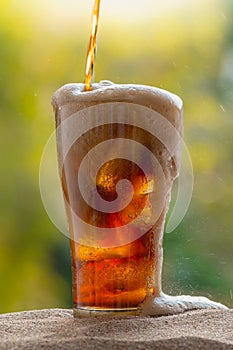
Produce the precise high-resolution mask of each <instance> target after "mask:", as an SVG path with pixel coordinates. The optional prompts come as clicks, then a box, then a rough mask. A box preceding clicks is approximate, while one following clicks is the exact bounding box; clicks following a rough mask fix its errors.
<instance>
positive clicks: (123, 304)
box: [71, 232, 154, 308]
mask: <svg viewBox="0 0 233 350" xmlns="http://www.w3.org/2000/svg"><path fill="white" fill-rule="evenodd" d="M71 250H72V257H73V258H72V269H73V301H74V304H75V305H77V306H78V307H102V308H128V307H137V306H138V305H139V304H140V303H141V302H143V300H144V299H145V297H146V296H147V295H148V293H149V292H150V293H153V292H154V287H153V285H154V283H153V282H154V277H153V274H154V249H153V233H152V232H148V233H147V234H145V235H144V236H143V237H141V238H140V239H138V240H136V241H134V242H132V243H130V244H127V245H124V246H121V247H116V248H108V249H106V248H92V247H88V246H83V245H81V244H78V243H74V242H73V241H71Z"/></svg>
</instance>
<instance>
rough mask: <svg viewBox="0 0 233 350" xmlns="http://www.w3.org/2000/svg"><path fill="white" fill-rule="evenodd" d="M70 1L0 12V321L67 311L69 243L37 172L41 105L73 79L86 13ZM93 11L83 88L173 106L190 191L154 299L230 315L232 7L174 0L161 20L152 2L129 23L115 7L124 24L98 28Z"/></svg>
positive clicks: (46, 117)
mask: <svg viewBox="0 0 233 350" xmlns="http://www.w3.org/2000/svg"><path fill="white" fill-rule="evenodd" d="M81 2H86V0H82V1H81V0H79V1H77V2H75V1H72V0H69V1H65V0H62V1H59V2H55V1H51V4H50V5H49V4H47V2H46V1H40V2H39V1H38V2H37V1H35V2H33V3H32V4H31V5H29V3H30V2H29V1H24V0H18V1H13V0H2V2H1V11H0V159H1V170H0V186H1V188H0V312H2V313H3V312H11V311H18V310H24V309H37V308H47V307H71V267H70V259H69V242H68V239H67V238H66V237H64V236H63V235H62V234H61V233H59V231H58V230H57V229H56V228H55V227H54V226H53V224H52V223H51V222H50V220H49V218H48V216H47V214H46V212H45V210H44V208H43V205H42V202H41V198H40V191H39V185H38V177H39V175H38V174H39V165H40V158H41V155H42V152H43V148H44V145H45V143H46V141H47V139H48V137H49V136H50V134H51V133H52V131H53V130H54V117H53V112H52V108H51V105H50V98H51V95H52V93H53V92H54V91H55V90H56V89H58V88H59V87H60V86H61V85H63V84H65V83H68V82H82V81H84V70H85V56H86V49H87V44H88V40H89V33H90V11H88V13H87V11H86V10H87V9H86V8H85V13H84V8H83V9H82V8H81V6H80V7H79V4H80V3H81ZM104 2H105V0H103V10H102V18H101V24H100V32H99V40H98V55H97V62H96V67H95V68H96V69H95V71H96V74H95V80H96V81H98V80H100V79H108V80H112V81H114V82H119V83H141V84H146V85H154V86H158V87H162V88H164V89H167V90H170V91H172V92H174V93H176V94H178V95H179V96H181V97H182V99H183V101H184V124H185V141H186V144H187V146H188V148H189V151H190V154H191V158H192V161H193V168H194V176H195V182H194V193H193V198H192V202H191V206H190V208H189V211H188V213H187V215H186V217H185V218H184V220H183V222H182V223H181V224H180V225H179V227H178V228H177V229H176V230H175V231H174V232H173V233H170V234H166V235H165V238H164V258H165V263H164V270H163V289H164V291H165V292H167V293H170V294H180V293H189V294H195V295H205V296H207V297H210V298H212V299H215V300H216V301H220V302H223V303H225V304H227V305H228V306H232V303H233V301H232V298H233V273H232V265H233V254H232V251H233V209H232V207H233V186H232V176H233V3H232V0H228V1H227V0H205V1H186V3H189V6H187V4H186V6H185V8H184V9H183V10H182V9H181V7H179V8H177V9H176V8H175V7H174V8H173V10H172V11H171V10H170V11H164V10H163V11H162V10H161V14H160V13H159V7H158V8H157V7H156V1H154V11H152V12H151V13H150V15H149V16H148V17H145V16H144V14H143V15H142V16H141V17H140V16H138V14H137V17H135V20H134V19H133V10H132V11H130V10H129V9H128V6H127V8H126V9H124V8H123V9H121V11H122V10H123V12H126V13H127V11H128V18H129V20H128V21H127V16H125V14H124V16H123V17H122V20H120V15H119V16H118V17H116V18H115V20H114V18H113V17H111V18H109V17H108V13H107V10H104ZM106 2H108V0H106ZM112 2H114V0H112ZM131 2H132V4H133V3H134V1H131ZM166 2H167V3H168V4H169V0H166ZM48 3H49V2H48ZM116 3H118V1H116ZM120 3H121V4H122V3H124V2H119V6H120ZM170 3H173V1H172V0H170ZM203 3H204V4H203ZM89 4H90V5H91V6H92V5H93V2H92V1H91V0H90V1H89ZM51 5H53V6H55V8H57V10H55V8H54V9H52V6H51ZM114 6H115V7H116V4H115V5H114ZM141 6H142V7H143V6H144V4H143V2H142V5H141ZM63 10H64V11H63ZM80 11H83V14H82V13H81V12H80ZM75 12H76V13H77V20H75ZM119 12H120V10H119ZM82 18H83V19H82ZM87 19H88V20H87Z"/></svg>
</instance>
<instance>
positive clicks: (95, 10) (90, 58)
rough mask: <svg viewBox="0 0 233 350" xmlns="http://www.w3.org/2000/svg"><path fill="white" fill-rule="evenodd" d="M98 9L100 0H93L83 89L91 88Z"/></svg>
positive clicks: (88, 89)
mask: <svg viewBox="0 0 233 350" xmlns="http://www.w3.org/2000/svg"><path fill="white" fill-rule="evenodd" d="M99 10H100V0H95V5H94V8H93V13H92V31H91V37H90V42H89V46H88V50H87V61H86V79H85V90H86V91H90V90H91V82H92V78H93V71H94V62H95V54H96V39H97V31H98V24H99Z"/></svg>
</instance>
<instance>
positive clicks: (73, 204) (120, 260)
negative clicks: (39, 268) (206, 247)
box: [62, 124, 155, 308]
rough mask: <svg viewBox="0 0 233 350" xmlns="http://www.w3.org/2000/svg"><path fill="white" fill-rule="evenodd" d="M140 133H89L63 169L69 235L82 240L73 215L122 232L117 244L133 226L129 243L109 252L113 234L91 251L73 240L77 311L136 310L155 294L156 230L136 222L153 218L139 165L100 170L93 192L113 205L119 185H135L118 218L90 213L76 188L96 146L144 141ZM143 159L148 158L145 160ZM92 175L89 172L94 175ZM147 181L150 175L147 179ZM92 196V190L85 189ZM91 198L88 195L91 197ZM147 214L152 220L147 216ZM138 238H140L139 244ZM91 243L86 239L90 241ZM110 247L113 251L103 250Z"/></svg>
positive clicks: (119, 129)
mask: <svg viewBox="0 0 233 350" xmlns="http://www.w3.org/2000/svg"><path fill="white" fill-rule="evenodd" d="M144 133H145V132H144V131H143V130H142V129H139V128H137V127H132V126H130V125H124V124H111V125H102V126H99V127H97V128H94V129H91V130H89V131H88V132H87V133H86V134H84V135H83V136H82V138H80V139H78V140H77V141H76V142H75V143H74V144H73V145H72V147H71V148H70V150H69V152H68V154H67V156H66V159H65V161H64V166H63V174H62V187H63V193H64V196H65V199H66V202H67V204H68V205H67V214H68V220H69V229H70V233H71V238H72V233H75V234H76V235H78V234H79V229H80V228H79V227H75V222H74V221H72V215H71V214H70V210H71V209H72V211H73V212H75V213H76V215H77V216H78V217H80V218H81V219H82V220H83V221H84V222H86V223H88V224H90V225H92V226H94V227H99V228H103V227H104V228H107V229H108V228H118V230H117V236H118V239H119V241H121V239H122V242H124V236H123V233H122V229H121V226H124V225H127V224H128V223H132V222H133V229H132V231H133V234H132V237H134V234H135V239H132V240H131V241H132V242H131V243H128V244H122V245H121V244H119V246H114V247H111V239H112V236H111V233H109V234H108V231H107V234H106V235H105V236H104V237H101V239H100V240H98V237H96V240H97V244H96V245H95V246H90V245H88V244H83V243H82V244H81V243H78V242H74V240H72V239H71V253H72V268H73V301H74V304H75V305H76V306H77V307H100V308H128V307H137V306H138V305H139V304H140V303H141V302H143V300H144V299H145V297H146V296H147V295H148V294H149V293H154V292H155V290H154V288H155V281H154V271H155V242H154V239H155V236H154V232H153V231H152V230H150V231H148V232H144V233H143V235H142V236H140V235H138V232H139V231H140V230H141V228H142V224H143V220H140V219H139V220H138V221H137V220H135V219H137V218H140V215H142V216H143V213H142V211H143V210H146V211H147V214H146V215H150V210H151V209H150V208H151V205H152V204H151V203H150V201H149V198H148V197H149V195H148V193H149V192H150V189H149V187H150V185H149V184H148V182H147V178H146V176H145V174H144V173H143V171H142V170H141V169H140V168H139V167H138V166H137V164H135V163H133V162H131V161H130V160H127V159H119V158H116V159H112V160H110V161H107V162H106V163H104V164H103V165H102V166H101V167H100V169H99V170H98V174H97V177H96V179H95V183H94V184H93V186H95V187H96V189H97V191H98V193H99V194H100V196H101V197H102V198H103V199H104V200H105V201H109V202H111V201H112V200H114V199H115V198H116V185H117V183H118V182H119V181H120V180H121V179H127V180H128V181H130V183H131V184H132V185H133V189H134V193H133V197H132V199H131V201H130V202H129V204H128V205H127V207H125V208H124V209H122V210H119V211H116V212H114V213H106V212H101V211H98V210H96V209H93V208H91V207H90V206H89V205H88V204H87V203H86V202H85V201H84V199H83V197H82V195H81V192H80V189H79V187H78V184H77V178H78V176H81V177H83V178H84V179H86V176H87V174H86V173H85V174H82V173H81V171H80V164H81V162H82V160H83V158H84V157H85V156H86V154H87V153H88V151H89V150H90V149H92V148H94V147H95V145H97V144H98V143H100V142H102V141H104V140H106V139H112V138H117V137H119V135H121V137H123V139H124V138H127V137H129V138H132V136H134V138H135V139H136V140H137V139H141V140H143V139H144V140H145V141H144V142H145V144H146V143H149V142H150V141H149V140H148V137H146V134H144ZM114 152H115V150H114V149H113V150H111V149H110V150H109V154H108V156H107V158H110V159H111V158H112V157H111V156H110V155H111V154H112V155H114ZM141 156H142V157H144V156H145V155H144V154H142V155H141ZM90 172H91V169H90ZM147 175H148V174H147ZM87 191H89V192H90V193H91V191H92V189H87ZM89 192H88V193H89ZM148 213H149V214H148ZM138 237H140V238H138ZM87 242H88V237H87ZM105 247H111V248H105Z"/></svg>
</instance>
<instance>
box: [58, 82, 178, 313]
mask: <svg viewBox="0 0 233 350" xmlns="http://www.w3.org/2000/svg"><path fill="white" fill-rule="evenodd" d="M52 104H53V107H54V111H55V115H56V135H57V151H58V165H59V174H60V179H61V184H62V190H63V196H64V201H65V207H66V214H67V219H68V224H69V233H70V246H71V259H72V284H73V304H74V315H75V316H77V317H90V316H99V315H106V314H107V315H138V314H140V309H141V306H142V305H143V303H144V302H145V300H146V299H147V298H148V297H150V296H151V295H153V296H159V295H160V293H161V269H162V240H163V228H164V221H165V216H166V213H167V209H168V204H169V201H170V195H171V187H172V183H173V180H174V179H175V178H176V176H177V174H178V168H179V154H180V137H179V135H181V134H182V122H181V119H182V102H181V100H180V99H179V98H178V97H177V96H175V95H173V94H170V93H168V92H166V91H162V90H159V89H156V88H152V87H145V86H140V85H116V84H113V83H110V82H101V83H99V84H94V85H93V88H92V91H89V92H85V91H84V85H83V84H68V85H65V86H64V87H62V88H61V89H59V90H58V91H57V92H56V93H55V94H54V96H53V99H52Z"/></svg>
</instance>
